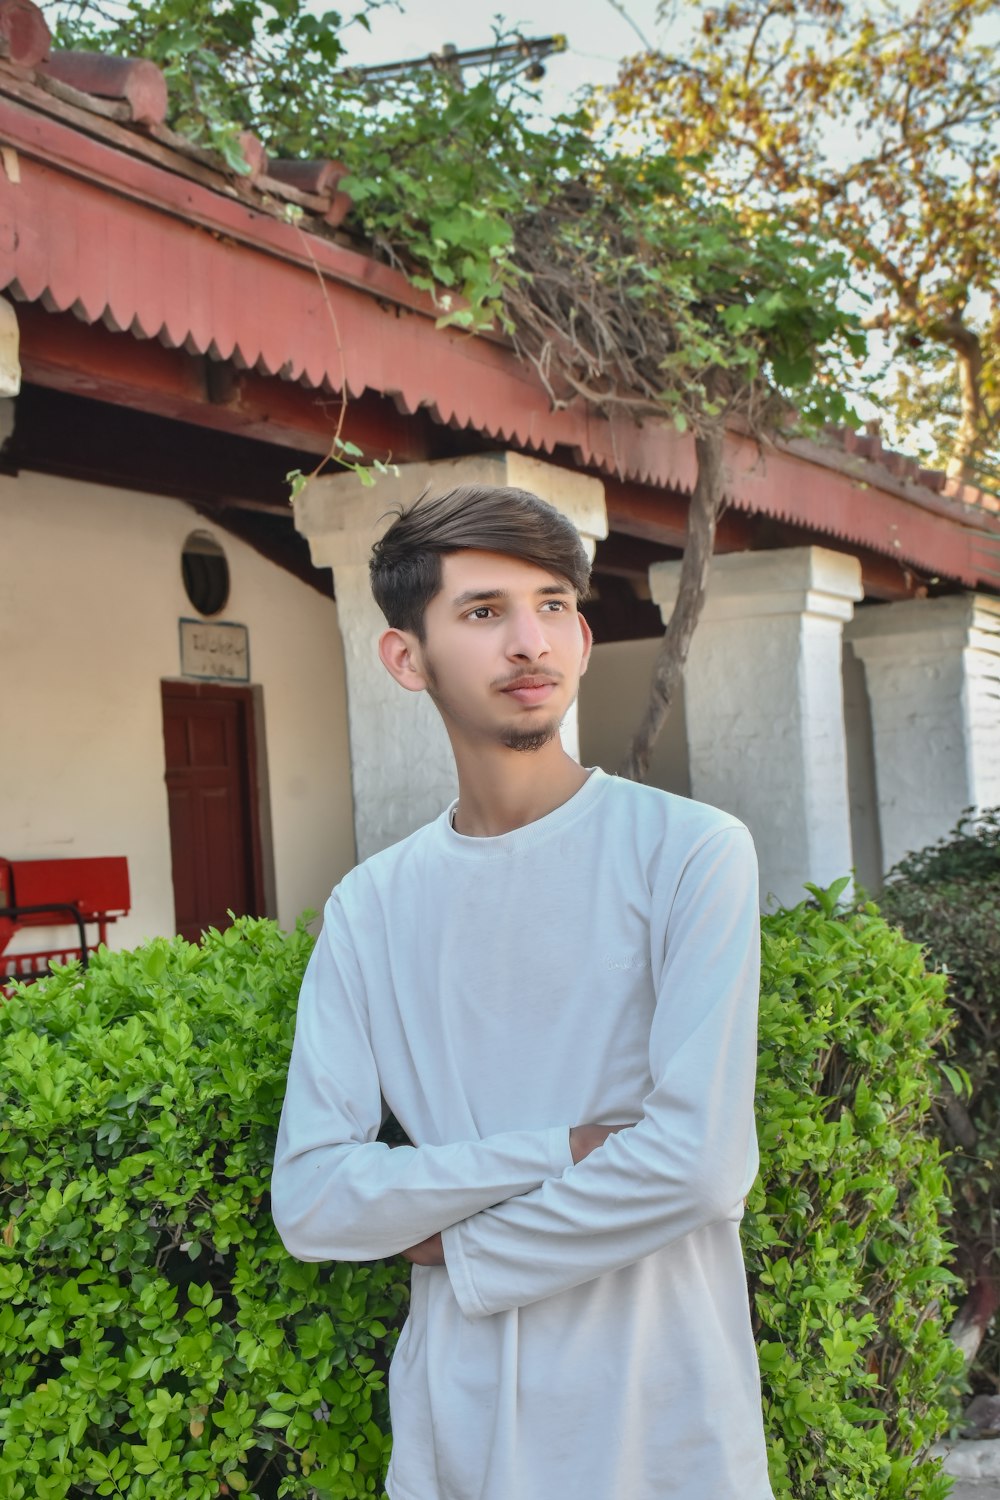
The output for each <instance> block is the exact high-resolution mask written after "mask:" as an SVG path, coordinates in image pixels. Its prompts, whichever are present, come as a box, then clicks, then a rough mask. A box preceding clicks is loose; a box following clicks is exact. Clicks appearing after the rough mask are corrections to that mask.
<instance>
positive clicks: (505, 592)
mask: <svg viewBox="0 0 1000 1500" xmlns="http://www.w3.org/2000/svg"><path fill="white" fill-rule="evenodd" d="M535 593H536V594H539V595H543V596H545V597H548V596H549V595H551V594H572V593H573V585H572V584H570V583H543V584H542V587H541V588H539V589H536V590H535ZM509 598H510V590H509V589H467V590H466V592H465V593H464V594H459V596H458V598H457V599H453V600H452V601H451V602H452V605H453V607H454V608H455V609H464V608H465V606H466V605H467V604H491V603H492V602H493V600H494V599H509Z"/></svg>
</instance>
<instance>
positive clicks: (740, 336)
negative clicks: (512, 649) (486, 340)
mask: <svg viewBox="0 0 1000 1500" xmlns="http://www.w3.org/2000/svg"><path fill="white" fill-rule="evenodd" d="M55 9H56V11H57V12H58V13H59V14H60V15H61V18H62V19H61V40H63V41H64V43H71V44H72V45H74V46H81V45H82V46H90V47H100V48H103V49H106V50H110V51H118V52H125V53H133V54H135V55H142V56H148V57H151V58H153V60H154V61H156V62H158V63H159V64H160V65H161V66H163V67H164V68H165V69H166V71H167V73H168V78H169V80H170V85H171V107H172V114H171V124H172V125H173V126H174V128H176V129H178V130H180V131H182V132H184V133H185V134H187V135H188V136H190V137H192V138H193V139H195V140H201V141H205V142H208V143H211V144H214V145H215V146H216V147H217V148H218V149H219V150H221V151H223V152H224V153H225V154H226V156H227V160H229V162H230V165H231V166H233V168H234V169H235V170H240V165H241V164H240V158H239V154H238V145H237V137H238V133H239V130H240V129H241V128H242V127H245V126H247V125H250V126H252V128H253V129H254V130H255V131H256V132H257V133H258V134H259V135H260V136H261V137H262V139H263V140H264V142H265V144H266V145H267V147H268V149H269V150H270V151H271V153H272V154H273V155H275V156H301V155H305V156H312V157H322V156H332V157H334V158H336V159H338V160H339V161H341V162H342V163H343V164H344V165H345V166H346V167H347V169H348V176H347V177H346V178H345V179H343V180H342V183H341V186H342V187H343V189H344V190H345V191H346V192H347V193H348V194H349V195H350V196H351V198H352V199H353V202H354V208H353V211H352V214H351V215H350V216H349V217H348V219H347V221H346V222H345V226H344V228H345V230H347V231H352V230H353V232H355V233H356V234H358V235H359V236H361V237H362V238H363V239H364V241H365V242H366V244H367V245H368V246H369V247H370V248H371V249H373V250H374V251H375V252H376V253H377V254H380V255H382V256H383V257H384V258H386V259H388V260H390V261H391V262H393V263H394V264H397V265H400V266H402V267H403V268H404V269H405V270H406V271H407V273H408V274H409V275H410V276H411V278H412V279H413V281H414V283H415V284H416V285H418V286H420V287H422V288H425V289H427V290H430V291H431V292H432V294H433V296H434V298H435V301H436V302H437V305H438V307H439V308H440V312H441V322H442V324H454V325H457V326H459V327H465V328H469V329H470V330H478V331H484V330H486V329H488V328H491V327H501V328H503V329H504V330H505V331H506V332H508V333H512V332H513V333H514V334H515V338H516V340H517V342H518V347H519V348H520V349H521V351H522V352H524V353H526V354H527V355H528V357H530V358H533V359H535V361H536V364H537V365H538V367H539V369H543V368H544V369H551V368H553V367H555V370H556V373H557V375H558V376H559V377H560V379H559V383H560V386H561V388H560V389H559V390H558V391H554V392H553V394H554V396H555V399H557V400H565V399H572V397H573V396H574V395H576V396H583V397H584V398H585V399H588V400H590V401H592V402H593V403H595V404H596V405H598V406H599V407H604V408H606V409H614V408H615V407H616V406H620V405H622V404H623V403H624V404H626V405H627V404H628V403H629V401H630V399H631V400H632V401H633V402H635V399H636V398H637V397H638V398H640V400H639V409H640V410H643V414H648V412H647V411H645V410H644V409H643V405H642V404H643V403H645V407H646V408H648V405H649V402H650V401H652V402H653V404H654V408H655V409H656V410H658V411H660V412H662V414H664V415H666V416H669V417H673V418H674V420H675V421H676V422H677V425H678V426H680V427H682V428H687V427H693V428H696V429H697V428H699V427H702V426H704V424H705V423H706V422H708V423H711V422H712V421H713V420H719V419H721V418H722V417H724V416H725V415H726V414H730V413H733V412H739V413H741V414H742V415H743V416H745V417H748V418H749V419H750V421H751V425H752V426H773V425H785V424H787V422H788V420H789V417H790V413H789V410H788V408H787V406H785V405H783V404H781V403H774V404H773V405H772V406H771V407H767V403H766V401H765V397H766V396H767V395H768V394H770V393H773V392H774V391H778V392H780V393H781V394H782V395H783V396H785V397H787V398H789V399H790V401H791V403H792V405H793V406H794V407H795V408H797V409H798V410H799V411H800V413H802V414H803V416H804V417H806V418H807V419H810V420H811V421H812V422H813V423H814V424H818V423H822V422H824V421H836V422H840V421H844V420H848V419H850V415H851V414H850V412H849V410H848V407H847V405H846V402H845V400H844V397H843V394H842V389H843V386H844V381H843V378H842V365H843V361H844V359H845V358H847V359H853V358H856V357H857V356H858V355H860V353H861V352H862V350H863V346H864V339H863V336H862V335H861V333H860V331H859V328H858V325H857V320H856V319H854V318H852V317H849V316H848V315H847V314H845V313H844V312H843V311H842V310H841V309H840V307H839V305H838V297H839V291H840V286H841V282H842V279H843V274H844V273H843V266H842V264H841V262H840V261H839V260H837V259H836V258H835V257H833V256H831V255H830V254H829V252H828V250H827V248H826V247H825V246H824V245H823V244H822V242H821V241H820V240H819V239H818V238H817V237H815V236H813V235H811V234H809V233H808V232H806V231H804V230H802V229H801V228H797V229H796V230H795V232H794V233H793V234H791V235H789V234H787V233H786V231H785V228H784V226H783V225H782V223H781V220H780V216H777V215H774V216H770V217H769V216H765V215H757V216H756V217H755V218H754V219H753V222H752V223H751V224H750V225H748V224H747V223H746V222H745V221H741V220H740V219H739V218H738V216H736V215H734V214H733V213H732V212H730V211H729V210H726V209H723V208H722V206H721V205H720V203H719V202H718V201H713V200H712V199H711V198H710V196H709V195H708V194H706V192H705V190H704V183H703V181H702V175H703V173H702V165H701V163H700V162H699V161H698V160H697V159H693V158H692V159H690V160H689V159H687V158H685V157H682V156H680V155H678V156H670V155H668V154H664V153H662V152H659V153H657V152H644V153H640V154H636V153H635V152H634V151H633V150H632V149H625V150H619V149H618V148H617V147H615V146H614V145H613V144H612V143H611V142H610V140H609V139H608V138H606V137H602V136H601V135H599V134H598V133H597V132H596V131H595V130H594V128H593V122H592V120H591V119H590V117H589V116H588V115H587V114H586V113H583V112H581V113H579V114H576V115H573V116H567V117H562V118H560V119H558V120H556V121H544V120H542V121H538V120H537V119H536V118H535V116H534V114H533V110H534V108H535V101H534V100H533V98H532V96H531V95H530V94H528V93H527V92H526V91H525V90H524V88H523V87H522V86H521V85H520V84H519V83H518V81H517V78H516V75H515V74H510V73H508V74H507V75H506V76H504V75H503V73H499V74H494V75H493V76H487V77H483V78H481V79H480V80H479V81H478V82H475V83H472V84H469V86H466V87H459V86H457V85H456V82H455V80H454V79H452V78H451V77H450V76H448V75H446V74H443V73H433V72H425V73H423V74H420V73H418V74H414V75H413V76H410V77H403V78H402V79H399V80H396V81H394V82H391V83H386V82H381V83H380V84H379V85H378V91H377V94H376V93H374V92H372V91H369V90H366V89H365V87H364V85H363V84H362V83H359V81H358V80H357V78H356V77H354V76H353V75H351V74H350V73H348V72H345V71H344V70H343V69H342V68H338V67H337V66H334V64H336V63H337V61H338V58H339V56H340V53H341V50H342V42H341V40H340V39H339V33H338V27H340V26H341V21H340V18H339V16H338V15H336V14H335V13H333V12H330V13H328V14H327V15H326V16H325V17H323V18H321V20H317V18H316V17H314V16H312V15H311V13H310V12H309V11H308V9H307V7H306V5H305V3H304V0H237V3H234V4H229V3H227V4H219V3H218V0H215V3H213V0H157V4H156V5H154V6H150V7H147V6H140V5H138V4H137V3H135V0H127V3H125V4H124V5H122V6H121V8H120V9H119V11H118V12H117V13H116V17H115V21H114V24H113V25H111V26H109V24H108V21H107V18H106V16H105V13H104V11H103V9H102V8H101V7H100V6H99V5H97V4H95V3H94V0H80V3H78V4H74V5H69V6H67V5H66V4H59V5H57V6H55ZM355 19H356V20H361V21H362V23H363V24H367V14H362V15H361V16H359V17H356V18H355ZM498 39H499V37H498ZM289 79H294V87H289ZM578 190H579V191H578ZM556 205H559V206H560V210H561V211H560V213H559V214H558V215H557V217H558V226H556V224H555V223H554V222H553V220H552V219H551V217H550V218H548V219H546V218H545V217H544V216H545V215H546V213H549V214H550V216H551V214H552V212H553V211H554V209H555V206H556ZM567 205H569V210H570V211H569V212H568V213H567V212H566V211H565V210H566V208H567ZM540 223H541V224H543V226H544V228H545V233H546V234H548V235H550V236H551V239H552V243H553V248H554V251H555V256H554V260H555V261H559V263H560V264H561V266H562V268H563V270H564V271H565V273H566V277H567V278H568V279H567V280H566V283H565V286H564V288H563V294H562V295H555V296H552V297H549V298H548V299H547V300H546V302H545V306H544V309H543V310H542V312H541V313H539V310H538V306H537V299H536V298H535V297H534V296H533V288H534V287H535V286H536V284H537V283H538V281H539V275H538V272H539V265H540V264H544V263H545V256H544V254H541V255H539V254H538V253H535V254H530V253H529V252H528V249H527V246H528V244H529V242H530V240H531V231H532V228H533V227H534V228H535V229H537V227H538V225H539V224H540ZM602 300H607V301H608V302H609V304H610V314H609V315H608V316H602V317H601V318H600V319H599V324H600V326H599V328H597V329H596V330H594V329H585V328H584V325H583V320H582V319H581V316H580V314H581V309H582V308H586V307H593V306H594V305H596V304H597V303H599V302H601V301H602ZM540 330H544V333H541V334H540ZM654 330H657V331H658V334H659V336H658V339H654V338H653V337H652V336H651V335H652V333H653V331H654ZM581 361H582V364H583V366H584V375H583V377H582V378H581V376H580V368H579V366H580V363H581ZM590 366H593V367H594V368H596V369H598V370H599V371H600V372H601V376H602V379H601V381H600V382H599V383H598V384H595V383H594V382H593V381H592V380H589V379H588V378H587V376H586V369H587V368H588V367H590ZM635 380H638V389H634V388H632V386H631V385H630V382H634V381H635ZM566 382H568V384H567V383H566ZM332 456H333V457H334V458H335V459H336V461H338V462H340V461H342V460H343V458H344V455H343V454H334V455H332Z"/></svg>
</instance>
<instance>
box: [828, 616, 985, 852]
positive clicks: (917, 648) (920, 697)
mask: <svg viewBox="0 0 1000 1500" xmlns="http://www.w3.org/2000/svg"><path fill="white" fill-rule="evenodd" d="M845 638H846V640H847V641H848V642H849V643H850V646H851V649H852V650H853V652H854V654H855V656H857V657H858V658H859V660H860V661H861V662H862V664H863V666H864V672H865V682H866V684H867V688H868V697H869V700H870V702H871V715H872V728H873V732H874V741H875V766H876V782H877V786H878V799H879V818H880V822H881V831H882V847H883V850H884V854H885V860H886V863H887V864H888V865H890V866H891V865H894V864H895V863H896V862H897V861H898V860H899V859H901V858H902V857H903V856H904V855H905V854H906V853H908V851H909V850H911V849H920V848H923V847H924V846H925V845H927V844H930V843H932V842H933V841H934V840H935V839H937V838H940V837H941V835H942V834H944V833H946V832H947V830H948V829H949V828H950V827H951V826H952V825H953V824H954V822H955V819H956V818H957V817H958V816H959V814H960V813H961V812H962V810H963V809H964V808H966V807H991V806H993V805H994V804H996V803H998V802H1000V721H998V718H997V711H996V703H997V698H998V696H1000V599H993V598H990V597H988V596H987V595H984V594H978V595H977V594H948V595H944V596H942V597H941V598H939V599H906V600H901V601H900V602H899V603H897V604H876V605H870V606H868V607H867V608H865V609H862V610H859V611H858V613H857V614H856V615H855V617H854V619H853V620H852V622H851V624H850V625H849V626H848V628H847V631H846V632H845Z"/></svg>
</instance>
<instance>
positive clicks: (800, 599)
mask: <svg viewBox="0 0 1000 1500" xmlns="http://www.w3.org/2000/svg"><path fill="white" fill-rule="evenodd" d="M680 573H681V564H680V562H662V563H654V564H653V566H652V567H651V568H650V570H649V588H650V593H651V594H652V597H653V601H654V603H656V604H658V605H659V607H660V613H661V615H662V616H663V622H664V624H666V623H667V621H668V620H669V619H670V615H671V612H672V611H673V607H674V604H675V603H676V601H677V590H678V588H679V586H680ZM863 595H864V589H863V587H862V583H861V564H860V563H859V562H858V560H857V558H856V557H849V556H848V555H847V553H845V552H832V551H831V550H830V549H829V548H827V547H789V548H786V549H783V550H781V551H778V552H728V553H724V554H723V555H722V556H720V557H714V558H713V559H712V567H711V570H710V572H709V575H708V589H707V592H706V595H705V606H704V609H703V611H702V620H703V621H709V620H745V619H749V618H752V617H755V616H764V615H811V616H813V617H814V618H817V619H827V620H838V621H841V622H843V621H846V620H849V619H850V618H851V615H852V613H853V611H854V604H855V602H856V601H857V600H858V599H861V598H862V597H863Z"/></svg>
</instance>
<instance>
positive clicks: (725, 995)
mask: <svg viewBox="0 0 1000 1500" xmlns="http://www.w3.org/2000/svg"><path fill="white" fill-rule="evenodd" d="M588 572H589V566H588V562H587V558H586V555H585V553H584V550H583V547H582V546H581V543H580V540H579V538H578V536H577V534H576V532H575V530H574V529H573V527H572V526H571V525H570V523H569V522H568V521H566V520H565V519H564V518H563V517H561V516H560V515H559V514H558V512H557V511H555V510H553V509H552V507H550V506H548V505H546V504H545V503H544V502H542V501H540V500H539V499H537V498H536V497H535V496H533V495H530V494H527V493H525V492H523V491H520V490H509V489H495V490H490V489H474V488H464V489H461V490H455V491H452V492H451V493H450V494H448V495H444V496H443V497H441V498H440V499H437V500H433V501H424V502H420V503H418V504H417V505H416V506H415V507H414V508H412V509H411V510H409V511H407V512H404V513H403V514H402V515H401V516H400V517H399V518H398V519H397V520H396V521H394V523H393V524H392V525H391V526H390V527H389V529H388V531H387V532H386V533H385V535H384V537H383V538H382V540H381V541H380V542H379V543H378V544H377V545H376V547H375V549H374V558H373V561H372V586H373V590H374V593H375V597H376V599H377V600H378V603H379V605H380V606H381V608H382V610H383V612H384V613H385V616H386V618H387V620H388V626H389V628H388V629H387V630H386V631H385V633H384V635H383V636H382V638H381V641H380V643H379V653H380V656H381V659H382V662H383V663H384V665H385V666H386V668H387V669H388V670H389V672H390V673H391V674H392V676H393V677H394V678H395V679H396V681H397V682H398V683H399V684H400V686H401V687H403V688H406V689H408V690H409V691H411V692H426V693H428V694H429V695H430V696H431V698H432V699H433V701H434V703H435V705H436V706H437V708H438V710H439V712H440V714H441V717H442V719H443V720H444V724H445V728H446V729H447V731H448V735H449V737H450V740H451V745H452V748H453V750H454V754H455V762H456V766H457V770H458V801H457V803H456V804H455V805H454V806H452V807H451V808H449V809H448V810H447V811H446V812H444V813H442V815H441V817H440V818H438V819H437V820H436V821H435V822H433V823H431V824H429V825H428V826H427V827H425V828H422V829H420V830H419V831H418V832H417V833H415V834H413V835H411V836H410V837H409V838H408V839H404V840H403V841H402V843H399V844H397V845H395V846H394V847H393V848H390V849H387V850H385V851H383V852H382V853H381V854H377V855H375V856H374V857H373V858H371V859H369V860H366V861H365V863H364V864H363V865H361V866H359V867H358V868H357V869H355V870H353V871H352V872H351V873H350V874H349V875H348V876H347V877H346V879H345V880H344V881H342V883H341V884H340V885H339V886H338V888H337V889H336V890H335V891H334V893H333V895H332V896H331V898H330V901H329V903H328V905H327V908H326V913H325V922H324V927H323V931H322V934H321V935H320V938H319V941H318V943H317V946H316V950H315V952H314V954H313V957H312V960H311V962H310V965H309V970H308V973H307V975H306V978H305V982H304V984H303V988H302V995H301V999H300V1004H299V1013H298V1021H297V1029H296V1037H295V1047H294V1051H293V1055H292V1062H291V1068H290V1071H289V1078H288V1093H287V1096H286V1100H285V1107H284V1112H283V1115H282V1121H281V1129H280V1133H279V1139H278V1149H277V1157H276V1161H275V1170H274V1181H273V1208H274V1216H275V1220H276V1222H277V1224H278V1228H279V1230H280V1232H281V1235H282V1238H283V1239H284V1241H285V1244H286V1245H287V1246H288V1248H289V1250H290V1251H291V1252H292V1253H293V1254H294V1255H296V1256H299V1257H300V1258H301V1259H303V1260H331V1259H332V1260H339V1259H343V1260H367V1259H373V1258H376V1257H379V1256H385V1255H395V1254H398V1253H399V1252H403V1253H404V1254H406V1255H407V1256H408V1258H409V1259H410V1260H411V1261H412V1262H413V1263H414V1269H413V1280H412V1296H411V1308H410V1316H409V1319H408V1321H407V1323H406V1326H405V1327H404V1329H403V1332H402V1335H401V1337H400V1341H399V1345H398V1347H397V1349H396V1353H395V1356H394V1358H393V1363H392V1369H391V1372H390V1402H391V1409H392V1424H393V1440H394V1448H393V1459H392V1464H391V1466H390V1470H389V1476H388V1479H387V1489H388V1492H389V1495H390V1496H391V1500H771V1489H770V1486H769V1484H768V1478H767V1463H766V1458H765V1451H764V1439H763V1430H762V1422H761V1412H760V1391H759V1382H758V1373H757V1363H756V1356H755V1351H754V1346H753V1341H752V1337H751V1328H750V1316H749V1309H748V1303H747V1290H746V1281H745V1276H744V1270H743V1261H742V1254H741V1249H740V1242H739V1220H740V1217H741V1213H742V1207H743V1198H744V1195H745V1194H746V1192H747V1191H748V1189H749V1187H750V1184H751V1182H752V1181H753V1178H754V1175H755V1172H756V1167H757V1156H756V1142H755V1135H754V1128H753V1116H752V1108H753V1092H754V1069H755V1057H756V1004H757V984H758V920H757V875H756V864H755V860H754V854H753V848H752V845H751V842H750V838H749V835H748V834H747V832H746V830H745V828H743V827H742V825H741V824H739V823H738V822H736V820H735V819H733V818H731V817H729V816H728V815H727V814H725V813H720V812H716V811H715V810H713V809H712V808H708V807H704V806H701V805H700V804H698V803H695V802H691V801H688V800H686V799H684V798H681V797H673V796H669V795H667V794H666V793H664V792H660V791H656V790H653V789H651V788H648V787H642V786H638V785H636V784H635V783H632V782H628V781H619V780H617V779H616V778H614V777H612V776H606V775H605V774H604V773H603V772H602V771H600V770H592V771H587V770H585V769H583V768H581V767H580V766H579V765H578V764H577V763H576V762H575V761H574V760H573V759H572V758H571V757H570V756H568V755H567V754H566V753H565V751H564V750H563V748H562V746H561V743H560V740H559V734H558V731H559V724H560V721H561V720H562V718H563V716H564V715H565V713H566V711H567V709H568V708H569V707H570V705H571V703H572V702H573V700H574V698H575V696H576V692H577V688H578V685H579V679H580V675H581V673H582V672H583V671H584V670H585V668H586V665H587V658H588V655H589V652H590V645H591V636H590V630H589V628H588V626H587V624H586V622H585V620H584V619H583V617H582V616H581V615H580V614H579V613H578V612H577V603H578V600H579V599H580V598H581V597H582V596H583V594H584V593H585V590H586V586H587V579H588ZM625 727H626V726H623V733H624V729H625ZM373 750H374V747H373ZM386 1110H391V1111H392V1113H393V1114H394V1115H395V1117H396V1119H397V1120H398V1121H399V1123H400V1124H401V1125H402V1127H403V1128H404V1130H405V1131H406V1133H407V1135H408V1137H409V1139H410V1140H411V1141H412V1142H413V1145H412V1146H404V1147H399V1148H397V1149H394V1150H390V1149H389V1148H388V1147H386V1146H384V1145H382V1144H380V1143H379V1142H378V1141H377V1140H376V1136H377V1134H378V1131H379V1128H380V1125H381V1122H382V1119H383V1115H384V1113H385V1111H386Z"/></svg>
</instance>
